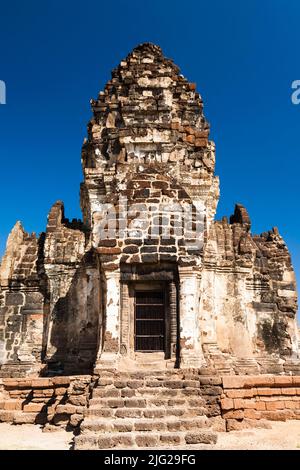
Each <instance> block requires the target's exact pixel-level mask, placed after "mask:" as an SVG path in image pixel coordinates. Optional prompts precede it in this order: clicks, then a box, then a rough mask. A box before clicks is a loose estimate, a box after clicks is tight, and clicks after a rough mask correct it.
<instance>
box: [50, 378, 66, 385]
mask: <svg viewBox="0 0 300 470" xmlns="http://www.w3.org/2000/svg"><path fill="white" fill-rule="evenodd" d="M52 382H53V384H54V385H59V386H62V385H65V386H69V385H70V377H53V378H52Z"/></svg>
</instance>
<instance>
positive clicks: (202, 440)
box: [185, 431, 217, 444]
mask: <svg viewBox="0 0 300 470" xmlns="http://www.w3.org/2000/svg"><path fill="white" fill-rule="evenodd" d="M185 442H186V444H216V442H217V434H216V433H215V432H213V431H197V432H193V433H188V434H186V436H185Z"/></svg>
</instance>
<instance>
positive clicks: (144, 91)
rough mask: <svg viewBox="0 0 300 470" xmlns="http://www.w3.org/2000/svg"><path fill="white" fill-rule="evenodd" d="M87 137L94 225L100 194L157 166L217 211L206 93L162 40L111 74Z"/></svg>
mask: <svg viewBox="0 0 300 470" xmlns="http://www.w3.org/2000/svg"><path fill="white" fill-rule="evenodd" d="M91 105H92V110H93V118H92V119H91V121H90V123H89V125H88V138H87V139H86V141H85V143H84V145H83V151H82V165H83V171H84V176H85V181H84V184H83V185H82V193H81V205H82V210H83V214H84V220H85V223H86V224H88V225H91V213H92V212H93V211H95V210H97V203H96V201H98V203H99V201H101V202H103V196H104V194H106V195H109V194H110V193H111V192H112V190H113V192H114V194H115V192H116V190H118V184H114V185H113V189H112V185H111V184H110V183H109V181H108V180H109V179H110V181H111V180H112V178H113V175H114V183H116V181H117V180H118V181H119V182H120V183H121V182H122V181H123V180H124V179H125V180H126V181H127V180H128V178H129V177H130V176H129V175H131V176H132V175H134V174H135V173H140V172H141V171H143V170H142V167H141V166H140V165H143V168H144V169H147V171H148V172H149V168H151V169H152V170H153V171H155V172H156V173H162V174H164V175H166V174H168V175H169V176H170V178H172V179H173V180H176V181H177V182H179V183H180V184H182V185H183V186H184V187H185V188H189V187H190V189H191V191H190V194H192V193H194V194H195V191H194V190H193V188H194V189H196V187H197V190H196V192H197V193H198V195H199V194H200V193H201V200H202V203H203V204H204V205H205V206H206V207H207V209H208V219H209V220H210V219H212V218H213V216H214V213H215V208H216V204H217V199H218V179H217V178H215V177H214V168H215V152H214V144H213V143H212V142H210V141H209V139H208V137H209V125H208V123H207V121H206V119H205V117H204V114H203V103H202V99H201V96H200V95H199V93H197V92H196V85H195V83H189V82H188V80H187V79H186V78H184V77H183V75H181V74H180V71H179V68H178V67H177V66H176V65H175V64H174V63H173V61H172V60H170V59H167V58H166V57H165V56H164V55H163V53H162V50H161V48H160V47H158V46H156V45H154V44H150V43H144V44H141V45H139V46H137V47H136V48H135V49H133V51H132V52H131V53H130V54H129V55H128V56H127V57H126V59H124V60H122V61H121V63H120V65H119V66H118V67H117V68H116V69H114V70H113V71H112V78H111V80H109V82H108V83H107V84H106V86H105V89H104V91H101V92H100V93H99V96H98V98H97V99H96V100H91Z"/></svg>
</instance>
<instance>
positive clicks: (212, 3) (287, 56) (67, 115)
mask: <svg viewBox="0 0 300 470" xmlns="http://www.w3.org/2000/svg"><path fill="white" fill-rule="evenodd" d="M0 18H1V28H0V80H4V81H5V82H6V86H7V104H6V105H5V106H3V105H0V137H1V138H0V156H1V185H0V209H1V218H0V253H3V249H4V245H5V240H6V237H7V235H8V233H9V231H10V229H11V228H12V226H13V225H14V223H15V221H16V220H17V219H20V220H21V221H22V222H23V224H24V226H25V228H26V230H27V231H36V232H40V231H42V230H43V229H44V228H45V224H46V216H47V213H48V211H49V208H50V206H51V205H52V203H53V202H55V200H57V199H62V200H64V202H65V205H66V215H67V216H69V217H71V218H72V217H80V209H79V184H80V181H81V179H82V175H81V166H80V149H81V144H82V140H83V138H84V136H85V135H86V123H87V122H88V120H89V118H90V105H89V100H90V98H92V97H96V96H97V93H98V91H99V90H100V89H102V88H103V86H104V84H105V82H106V81H107V80H108V79H109V78H110V70H111V69H112V68H113V67H115V66H116V65H117V64H118V63H119V61H120V60H121V59H122V58H123V57H125V56H126V55H127V54H128V52H129V51H130V50H131V49H132V48H133V47H134V46H136V45H137V44H139V43H141V42H145V41H150V42H154V43H157V44H159V45H160V46H161V47H162V48H163V50H164V52H165V54H166V55H167V56H169V57H171V58H173V59H174V61H175V62H176V63H177V64H178V65H179V66H180V67H181V70H182V73H183V74H184V75H185V76H186V77H187V78H188V79H189V80H190V81H195V82H196V83H197V87H198V91H199V92H200V93H201V94H202V97H203V99H204V103H205V113H206V117H207V119H208V120H209V121H210V123H211V130H212V133H211V135H212V138H213V139H214V140H215V142H216V146H217V174H218V175H219V176H220V179H221V199H220V203H219V207H218V216H219V217H221V216H222V215H230V214H231V213H232V210H233V207H234V204H235V202H239V203H242V204H244V205H245V206H246V207H247V208H248V210H249V213H250V216H251V218H252V221H253V232H256V233H260V232H262V231H265V230H268V229H270V228H271V227H273V226H274V225H275V226H278V228H279V230H280V232H281V234H282V235H283V236H284V238H285V240H286V241H287V243H288V245H289V248H290V250H291V253H292V258H293V262H294V265H295V268H296V272H297V274H298V278H299V279H300V252H299V242H300V235H299V228H300V221H299V219H298V214H299V207H298V205H299V186H300V180H299V170H300V161H299V149H300V132H299V130H300V105H299V106H295V105H293V104H292V103H291V98H290V97H291V83H292V81H293V80H297V79H300V60H299V44H300V26H299V25H300V2H299V0H288V1H286V0H244V1H241V0H209V1H207V0H205V1H202V0H189V1H188V2H182V1H178V0H164V1H163V0H152V1H147V0H143V1H141V0H131V1H128V0H127V1H123V0H114V1H113V2H109V1H106V2H104V1H103V2H102V1H99V0H98V1H95V0H89V1H76V0H72V1H69V0H64V1H62V0H60V1H57V0H52V1H50V0H48V1H46V2H41V1H34V0H27V1H26V2H24V1H21V0H19V1H17V0H14V1H10V2H4V1H2V2H1V6H0Z"/></svg>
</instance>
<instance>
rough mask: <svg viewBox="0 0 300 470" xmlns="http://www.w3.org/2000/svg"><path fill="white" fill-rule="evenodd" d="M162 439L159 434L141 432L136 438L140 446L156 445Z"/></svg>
mask: <svg viewBox="0 0 300 470" xmlns="http://www.w3.org/2000/svg"><path fill="white" fill-rule="evenodd" d="M159 441H160V435H159V434H152V433H151V434H140V435H137V436H136V438H135V442H136V444H137V446H138V447H156V446H157V445H158V443H159Z"/></svg>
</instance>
